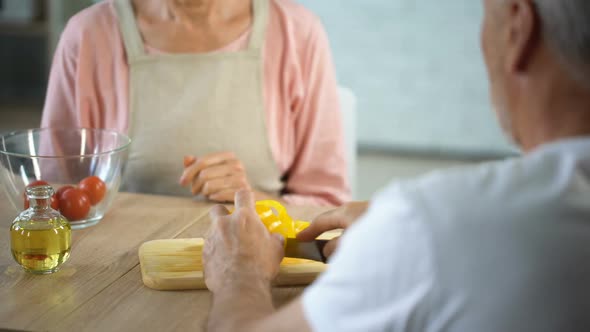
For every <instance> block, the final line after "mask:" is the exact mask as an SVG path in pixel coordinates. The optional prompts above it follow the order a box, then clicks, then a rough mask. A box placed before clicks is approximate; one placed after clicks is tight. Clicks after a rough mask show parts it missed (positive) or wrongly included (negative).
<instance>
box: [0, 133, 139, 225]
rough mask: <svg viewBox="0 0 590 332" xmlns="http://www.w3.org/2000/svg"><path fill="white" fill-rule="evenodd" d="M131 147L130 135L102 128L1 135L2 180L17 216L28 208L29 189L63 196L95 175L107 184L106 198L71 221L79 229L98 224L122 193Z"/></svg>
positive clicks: (0, 174)
mask: <svg viewBox="0 0 590 332" xmlns="http://www.w3.org/2000/svg"><path fill="white" fill-rule="evenodd" d="M130 143H131V140H130V139H129V137H128V136H126V135H123V134H120V133H118V132H115V131H110V130H100V129H49V128H47V129H31V130H23V131H16V132H13V133H10V134H7V135H4V136H2V137H0V180H1V181H2V187H3V188H4V190H5V191H6V193H7V195H8V199H9V200H10V203H11V204H12V206H13V207H14V211H15V216H16V215H17V214H18V213H20V212H21V211H22V210H24V209H25V204H26V203H25V198H24V192H25V189H26V187H27V186H28V185H31V184H33V183H34V182H35V181H45V182H47V183H49V184H50V185H51V186H52V187H53V188H54V190H55V191H56V192H57V191H58V190H59V189H60V188H62V187H64V186H67V185H70V186H74V187H76V188H79V183H80V181H82V180H84V179H86V178H88V177H91V176H95V177H98V178H100V180H102V182H104V184H105V186H106V193H105V194H104V197H103V198H102V199H100V201H98V202H93V204H94V205H92V206H91V207H90V210H89V212H88V213H86V214H84V217H77V220H69V221H70V224H71V226H72V228H73V229H81V228H85V227H88V226H92V225H95V224H97V223H98V222H100V220H101V219H102V218H103V216H104V215H105V213H106V212H107V211H108V209H109V207H110V206H111V203H112V202H113V199H114V198H115V195H116V194H117V192H118V191H119V186H120V185H121V178H122V175H123V172H124V169H125V164H126V162H127V153H128V148H129V145H130ZM103 188H104V187H103ZM79 189H87V188H86V187H82V188H79ZM65 196H69V197H72V196H73V195H64V197H65ZM89 196H90V195H89ZM67 204H69V202H67V203H64V204H63V205H67ZM64 209H65V208H64ZM60 210H62V209H60ZM62 214H64V213H63V211H62ZM78 214H79V213H78ZM66 217H67V216H66Z"/></svg>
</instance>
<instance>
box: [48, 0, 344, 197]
mask: <svg viewBox="0 0 590 332" xmlns="http://www.w3.org/2000/svg"><path fill="white" fill-rule="evenodd" d="M112 1H113V0H106V1H103V2H101V3H98V4H96V5H94V6H92V7H90V8H88V9H86V10H84V11H82V12H80V13H79V14H77V15H76V16H74V17H73V18H72V19H71V20H70V21H69V23H68V24H67V26H66V29H65V31H64V33H63V35H62V36H61V40H60V42H59V45H58V47H57V50H56V53H55V58H54V60H53V65H52V68H51V74H50V79H49V88H48V91H47V100H46V103H45V109H44V111H43V120H42V125H41V126H42V127H64V126H71V127H84V128H108V129H115V130H118V131H121V132H124V133H125V132H127V129H128V113H129V109H128V105H129V103H128V98H129V91H128V82H129V67H128V65H127V60H126V55H125V50H124V45H123V41H122V38H121V34H120V31H119V26H118V22H117V17H116V15H115V12H114V8H113V3H112ZM269 1H270V6H269V23H268V28H267V36H266V44H265V47H264V54H263V56H264V65H265V70H264V81H265V85H264V102H265V111H266V118H267V123H268V137H269V142H270V145H271V149H272V152H273V156H274V158H275V160H276V162H277V165H278V167H279V169H280V170H281V172H283V174H285V175H286V176H287V182H286V191H287V194H285V195H284V197H283V198H284V199H285V200H286V201H287V202H288V203H290V204H295V205H304V204H312V205H330V204H331V205H338V204H341V203H343V202H345V201H347V200H349V199H350V190H349V185H348V181H347V171H346V161H345V156H344V143H343V142H344V140H343V132H342V119H341V116H340V110H339V104H338V92H337V82H336V77H335V73H334V66H333V63H332V58H331V54H330V46H329V42H328V39H327V37H326V34H325V32H324V29H323V27H322V25H321V23H320V21H319V20H318V18H317V17H316V16H314V15H313V14H312V13H310V12H309V11H308V10H306V9H305V8H303V7H302V6H301V5H298V4H296V3H295V2H293V1H291V0H269ZM248 39H249V32H246V33H245V34H244V35H243V36H242V37H240V38H239V39H238V40H236V41H234V42H233V43H231V44H230V45H227V46H226V47H224V48H223V49H221V50H218V51H217V52H232V51H237V50H240V49H242V48H243V47H245V45H247V41H248ZM145 47H146V51H147V52H150V53H154V52H158V51H157V50H154V49H152V48H151V47H149V45H145ZM179 162H182V161H179Z"/></svg>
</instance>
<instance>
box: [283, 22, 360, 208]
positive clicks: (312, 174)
mask: <svg viewBox="0 0 590 332" xmlns="http://www.w3.org/2000/svg"><path fill="white" fill-rule="evenodd" d="M315 22H316V23H315V25H314V27H313V28H312V29H311V33H310V35H309V38H308V40H307V42H306V43H305V44H304V45H303V49H302V52H301V56H302V61H301V63H302V68H301V71H302V75H303V76H302V80H303V94H302V96H301V98H297V99H296V100H295V103H294V113H295V146H296V153H295V154H296V159H295V161H294V163H293V166H292V168H291V169H290V172H289V177H288V180H287V184H286V192H287V194H286V195H284V196H283V198H284V199H285V200H286V201H287V203H289V204H294V205H309V204H311V205H340V204H342V203H344V202H346V201H348V200H350V187H349V184H348V179H347V167H346V158H345V152H344V134H343V128H342V118H341V112H340V106H339V102H338V85H337V82H336V75H335V72H334V65H333V62H332V56H331V54H330V45H329V42H328V38H327V36H326V33H325V32H324V29H323V27H322V25H321V23H320V22H319V20H316V21H315Z"/></svg>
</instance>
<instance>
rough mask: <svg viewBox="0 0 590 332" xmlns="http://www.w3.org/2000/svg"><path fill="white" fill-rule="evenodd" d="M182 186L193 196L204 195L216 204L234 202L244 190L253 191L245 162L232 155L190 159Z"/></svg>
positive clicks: (185, 162)
mask: <svg viewBox="0 0 590 332" xmlns="http://www.w3.org/2000/svg"><path fill="white" fill-rule="evenodd" d="M184 167H185V169H184V172H183V173H182V176H181V177H180V184H181V185H182V186H184V187H187V186H190V190H191V192H192V193H193V195H198V194H202V195H203V196H205V197H207V198H208V199H209V200H212V201H216V202H233V200H234V197H235V194H236V193H237V192H238V191H240V190H251V186H250V183H249V182H248V178H247V176H246V169H245V167H244V165H243V164H242V162H241V161H240V160H238V158H236V156H235V155H234V154H233V153H231V152H223V153H214V154H210V155H206V156H203V157H199V158H197V157H193V156H186V157H185V158H184Z"/></svg>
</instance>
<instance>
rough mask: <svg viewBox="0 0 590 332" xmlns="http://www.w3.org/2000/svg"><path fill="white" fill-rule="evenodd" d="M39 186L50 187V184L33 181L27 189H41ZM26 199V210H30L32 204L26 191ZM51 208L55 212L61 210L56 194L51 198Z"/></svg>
mask: <svg viewBox="0 0 590 332" xmlns="http://www.w3.org/2000/svg"><path fill="white" fill-rule="evenodd" d="M39 186H49V183H47V182H45V181H41V180H39V181H33V182H31V183H30V184H29V185H28V186H27V188H33V187H39ZM23 196H24V199H25V204H24V205H25V210H26V209H28V208H29V207H30V206H31V203H30V202H29V198H28V197H27V193H26V190H25V193H24V194H23ZM51 208H52V209H54V210H59V200H58V198H57V196H56V194H54V195H53V196H51Z"/></svg>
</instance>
